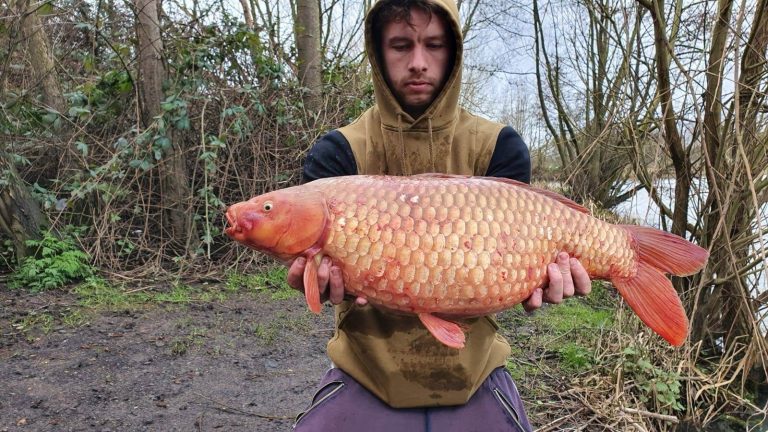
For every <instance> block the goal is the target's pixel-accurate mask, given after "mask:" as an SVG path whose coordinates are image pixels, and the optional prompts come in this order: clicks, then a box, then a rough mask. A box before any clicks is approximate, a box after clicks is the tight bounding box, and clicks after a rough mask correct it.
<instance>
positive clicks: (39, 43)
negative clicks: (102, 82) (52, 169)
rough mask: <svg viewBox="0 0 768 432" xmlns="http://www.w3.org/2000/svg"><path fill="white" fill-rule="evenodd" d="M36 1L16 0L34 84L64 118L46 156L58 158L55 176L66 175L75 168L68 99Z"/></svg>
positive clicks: (43, 98)
mask: <svg viewBox="0 0 768 432" xmlns="http://www.w3.org/2000/svg"><path fill="white" fill-rule="evenodd" d="M36 5H37V4H31V3H30V0H18V3H17V4H16V6H17V10H18V11H19V15H20V16H21V23H20V31H21V36H22V37H23V38H24V39H25V40H26V41H27V46H26V48H27V59H28V60H29V63H30V65H31V68H32V75H33V79H34V81H33V83H34V84H33V87H38V86H39V87H40V90H41V93H42V103H43V105H45V107H46V108H47V109H48V110H51V111H55V112H57V113H58V114H59V115H60V116H61V118H62V119H63V120H64V121H60V122H58V123H57V126H58V128H59V130H58V134H57V135H56V136H57V137H60V138H61V140H56V141H54V142H53V143H52V145H50V146H48V147H47V148H46V154H45V158H47V159H48V160H53V161H58V168H57V172H56V174H55V177H56V178H59V179H66V178H67V177H68V175H69V174H68V173H69V171H71V170H72V169H73V168H74V164H73V161H72V160H71V158H70V154H69V151H68V150H69V149H68V148H67V145H68V141H67V138H68V136H67V135H68V134H67V133H66V131H68V130H69V129H70V128H69V127H68V123H67V121H66V116H67V111H68V109H67V103H66V100H65V98H64V94H63V92H62V90H61V83H60V82H59V78H58V75H57V74H56V61H55V58H54V56H53V53H52V51H51V48H50V46H49V45H50V44H49V42H48V35H47V34H46V32H45V27H43V21H42V20H41V19H40V15H38V13H37V10H36Z"/></svg>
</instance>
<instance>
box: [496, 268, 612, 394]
mask: <svg viewBox="0 0 768 432" xmlns="http://www.w3.org/2000/svg"><path fill="white" fill-rule="evenodd" d="M615 307H616V301H615V300H614V298H613V297H612V295H611V294H610V293H608V292H607V290H606V288H604V287H603V285H602V283H600V282H595V283H593V287H592V293H591V294H590V295H589V296H587V297H574V298H570V299H568V300H566V301H564V302H563V303H562V304H559V305H547V306H545V307H542V308H541V309H539V310H537V311H536V312H534V313H532V314H527V313H525V312H524V311H523V308H522V306H518V307H516V308H514V309H512V310H510V311H506V312H503V313H501V314H499V324H500V325H501V327H502V332H503V333H504V334H505V336H506V337H507V339H508V340H509V342H510V344H511V345H512V347H513V350H512V355H511V356H510V359H509V360H508V362H507V369H508V370H509V371H510V373H511V374H512V376H513V378H516V379H518V380H521V379H523V378H524V377H525V376H527V375H531V374H536V373H538V368H540V367H541V364H537V363H535V362H533V361H531V360H530V359H527V358H525V357H524V356H528V357H530V356H532V355H533V356H535V357H537V358H545V359H548V360H547V361H546V362H545V363H546V365H547V366H548V367H550V366H551V367H553V368H556V369H561V371H562V372H563V373H569V374H573V373H580V372H586V371H588V370H590V369H592V367H593V366H594V365H595V361H596V360H595V358H594V354H593V348H592V347H594V346H595V344H596V341H597V339H598V338H599V337H600V333H601V331H603V329H606V328H609V327H610V326H612V325H613V313H614V312H613V310H614V308H615Z"/></svg>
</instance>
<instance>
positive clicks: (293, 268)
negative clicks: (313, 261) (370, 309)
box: [287, 257, 368, 306]
mask: <svg viewBox="0 0 768 432" xmlns="http://www.w3.org/2000/svg"><path fill="white" fill-rule="evenodd" d="M306 265H307V259H306V258H304V257H298V258H296V259H295V260H293V263H291V265H290V267H289V268H288V278H287V279H288V285H290V286H291V287H292V288H293V289H296V290H299V291H301V292H304V267H305V266H306ZM317 286H318V287H319V288H320V301H321V302H325V301H328V300H330V301H331V303H333V304H339V303H341V302H342V301H343V300H344V279H343V278H342V277H341V269H340V268H339V267H337V266H335V265H333V264H332V263H331V260H330V259H329V258H328V257H323V259H322V260H320V266H319V267H318V268H317ZM355 303H357V304H358V305H360V306H363V305H365V304H366V303H368V301H367V300H365V299H364V298H362V297H358V298H357V299H355Z"/></svg>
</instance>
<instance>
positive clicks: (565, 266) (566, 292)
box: [557, 252, 573, 299]
mask: <svg viewBox="0 0 768 432" xmlns="http://www.w3.org/2000/svg"><path fill="white" fill-rule="evenodd" d="M557 268H558V269H559V270H560V274H562V275H563V295H562V299H567V298H568V297H573V276H572V275H571V260H570V258H569V257H568V254H567V253H565V252H560V253H559V254H557Z"/></svg>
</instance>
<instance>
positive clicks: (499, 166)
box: [485, 126, 531, 183]
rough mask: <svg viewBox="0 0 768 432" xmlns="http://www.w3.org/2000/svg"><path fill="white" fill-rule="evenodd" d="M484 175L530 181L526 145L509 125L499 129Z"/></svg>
mask: <svg viewBox="0 0 768 432" xmlns="http://www.w3.org/2000/svg"><path fill="white" fill-rule="evenodd" d="M485 175H487V176H489V177H505V178H508V179H512V180H517V181H521V182H525V183H530V182H531V156H530V153H529V152H528V146H527V145H525V142H524V141H523V139H522V138H521V137H520V135H519V134H518V133H517V132H516V131H515V130H514V129H512V128H511V127H510V126H506V127H504V128H502V129H501V132H500V133H499V137H498V138H497V139H496V148H495V149H494V150H493V155H492V156H491V162H490V163H489V164H488V171H487V172H486V174H485Z"/></svg>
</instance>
